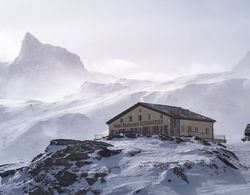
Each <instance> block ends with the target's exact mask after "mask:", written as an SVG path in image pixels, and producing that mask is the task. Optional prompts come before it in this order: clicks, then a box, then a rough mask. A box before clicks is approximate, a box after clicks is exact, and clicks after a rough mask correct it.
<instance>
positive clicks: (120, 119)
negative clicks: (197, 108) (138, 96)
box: [106, 102, 225, 142]
mask: <svg viewBox="0 0 250 195" xmlns="http://www.w3.org/2000/svg"><path fill="white" fill-rule="evenodd" d="M214 122H216V121H215V120H214V119H211V118H208V117H206V116H202V115H200V114H197V113H195V112H192V111H190V110H187V109H184V108H181V107H175V106H168V105H160V104H150V103H143V102H138V103H137V104H135V105H133V106H132V107H130V108H128V109H127V110H125V111H123V112H121V113H120V114H118V115H116V116H115V117H113V118H112V119H110V120H109V121H107V122H106V124H107V125H108V126H109V135H115V134H119V133H124V134H132V133H141V134H162V135H168V136H198V137H201V138H203V139H206V140H208V141H214V140H215V139H214V126H213V124H214ZM220 139H222V140H224V141H217V142H225V136H224V137H220Z"/></svg>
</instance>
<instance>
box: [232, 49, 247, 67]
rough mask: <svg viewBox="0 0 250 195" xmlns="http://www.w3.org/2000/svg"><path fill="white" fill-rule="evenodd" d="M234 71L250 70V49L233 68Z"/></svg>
mask: <svg viewBox="0 0 250 195" xmlns="http://www.w3.org/2000/svg"><path fill="white" fill-rule="evenodd" d="M233 71H250V51H248V52H247V53H246V55H245V56H244V57H243V58H242V59H241V60H240V61H239V63H238V64H237V65H236V66H235V67H234V68H233Z"/></svg>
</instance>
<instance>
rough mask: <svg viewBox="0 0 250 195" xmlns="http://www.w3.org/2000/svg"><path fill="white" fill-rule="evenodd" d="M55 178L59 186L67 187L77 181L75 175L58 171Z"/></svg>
mask: <svg viewBox="0 0 250 195" xmlns="http://www.w3.org/2000/svg"><path fill="white" fill-rule="evenodd" d="M55 178H56V179H57V180H58V183H59V185H61V186H69V185H72V184H73V183H75V182H76V181H77V175H76V174H74V173H72V172H69V171H63V170H62V171H59V172H58V173H57V174H56V175H55Z"/></svg>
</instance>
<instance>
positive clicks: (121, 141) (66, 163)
mask: <svg viewBox="0 0 250 195" xmlns="http://www.w3.org/2000/svg"><path fill="white" fill-rule="evenodd" d="M4 166H6V165H3V166H2V167H4ZM6 167H8V166H6ZM242 168H243V166H242V165H241V164H240V163H239V160H238V157H237V156H236V155H235V154H234V153H233V152H231V151H230V150H228V149H227V148H226V147H225V146H224V145H215V144H212V143H209V142H206V141H205V140H202V139H200V138H197V137H196V138H172V137H165V136H153V137H144V136H138V135H137V136H132V137H130V138H128V137H125V136H122V135H121V136H118V137H107V138H106V139H103V140H102V141H90V140H86V141H79V140H67V139H57V140H52V141H51V142H50V144H49V146H48V147H47V148H46V150H45V153H42V154H40V155H38V156H36V157H35V158H34V159H33V160H32V162H30V163H29V164H28V165H26V166H22V167H20V168H17V169H8V168H6V169H3V168H1V167H0V194H30V195H37V194H39V195H40V194H41V195H48V194H49V195H50V194H77V195H82V194H128V193H129V194H163V193H172V194H175V193H181V192H184V191H185V192H187V193H192V192H194V191H196V192H197V191H198V192H200V193H199V194H202V192H203V190H204V189H203V188H202V186H203V184H204V183H209V182H211V181H213V182H219V183H220V182H221V181H223V185H227V184H229V183H230V182H244V181H243V179H242V178H241V176H240V174H239V171H238V170H239V169H242ZM135 184H136V185H135ZM203 187H204V186H203Z"/></svg>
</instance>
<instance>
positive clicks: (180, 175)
mask: <svg viewBox="0 0 250 195" xmlns="http://www.w3.org/2000/svg"><path fill="white" fill-rule="evenodd" d="M173 172H174V174H176V175H177V176H178V177H180V178H181V179H183V180H184V181H185V182H187V183H189V181H188V179H187V176H186V175H185V174H184V173H183V170H182V169H181V168H180V167H175V168H174V169H173Z"/></svg>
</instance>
